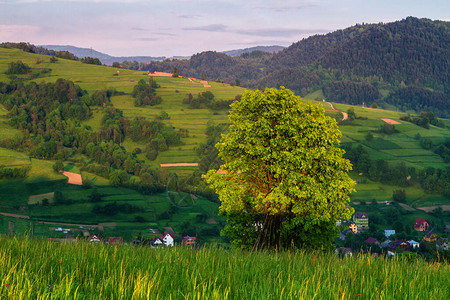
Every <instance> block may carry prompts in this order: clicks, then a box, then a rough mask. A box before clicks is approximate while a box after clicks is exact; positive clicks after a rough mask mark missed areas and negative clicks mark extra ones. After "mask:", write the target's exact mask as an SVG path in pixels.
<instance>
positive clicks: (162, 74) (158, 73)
mask: <svg viewBox="0 0 450 300" xmlns="http://www.w3.org/2000/svg"><path fill="white" fill-rule="evenodd" d="M148 75H149V76H160V77H172V73H166V72H151V73H149V74H148Z"/></svg>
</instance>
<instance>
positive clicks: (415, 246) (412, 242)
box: [406, 240, 420, 249]
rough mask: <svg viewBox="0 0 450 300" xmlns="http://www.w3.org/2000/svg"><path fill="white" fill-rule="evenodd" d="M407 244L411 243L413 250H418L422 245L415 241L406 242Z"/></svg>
mask: <svg viewBox="0 0 450 300" xmlns="http://www.w3.org/2000/svg"><path fill="white" fill-rule="evenodd" d="M406 242H407V243H409V244H410V245H411V247H412V248H413V249H416V248H419V247H420V243H419V242H416V241H414V240H409V241H406Z"/></svg>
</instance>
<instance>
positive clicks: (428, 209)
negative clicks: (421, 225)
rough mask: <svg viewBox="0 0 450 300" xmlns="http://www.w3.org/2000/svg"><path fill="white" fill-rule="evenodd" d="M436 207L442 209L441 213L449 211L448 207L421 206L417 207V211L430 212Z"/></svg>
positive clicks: (449, 206)
mask: <svg viewBox="0 0 450 300" xmlns="http://www.w3.org/2000/svg"><path fill="white" fill-rule="evenodd" d="M438 207H442V210H443V211H450V205H433V206H423V207H418V208H417V209H420V210H423V211H424V212H432V211H433V210H435V209H436V208H438Z"/></svg>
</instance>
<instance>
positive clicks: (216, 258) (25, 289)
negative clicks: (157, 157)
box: [0, 237, 450, 299]
mask: <svg viewBox="0 0 450 300" xmlns="http://www.w3.org/2000/svg"><path fill="white" fill-rule="evenodd" d="M0 278H2V279H1V281H0V297H1V298H5V299H19V298H20V299H25V298H26V299H47V298H52V299H66V298H70V299H448V298H449V297H450V267H449V265H448V264H446V263H427V262H424V261H422V260H420V259H417V258H414V257H413V258H411V259H408V258H407V257H405V258H403V259H397V258H396V259H384V258H378V259H376V258H374V257H371V256H367V255H358V256H357V257H354V258H345V259H340V258H338V257H337V256H336V255H334V254H331V253H320V252H318V253H306V252H281V253H248V252H241V251H239V250H237V251H229V250H228V251H227V250H222V249H212V248H203V249H200V250H191V249H189V248H174V249H149V248H143V247H140V248H134V247H126V246H114V247H112V246H108V245H92V244H88V243H85V242H81V241H79V242H75V243H71V244H68V243H65V244H60V243H52V242H50V241H44V240H30V239H26V238H19V239H16V238H6V237H0Z"/></svg>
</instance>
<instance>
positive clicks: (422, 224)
mask: <svg viewBox="0 0 450 300" xmlns="http://www.w3.org/2000/svg"><path fill="white" fill-rule="evenodd" d="M429 228H430V223H428V221H427V220H425V219H421V218H417V219H416V221H415V222H414V230H417V231H427V230H428V229H429Z"/></svg>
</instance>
